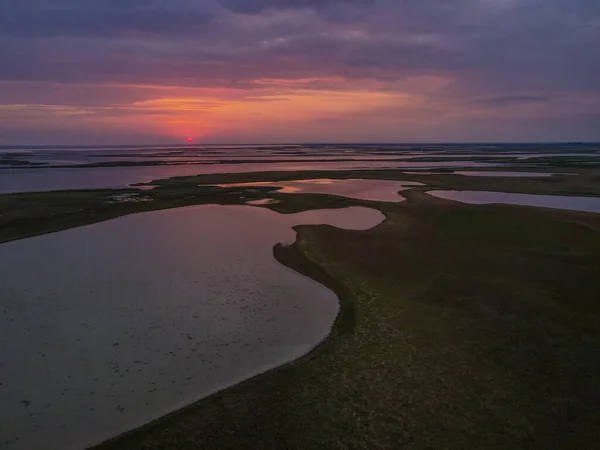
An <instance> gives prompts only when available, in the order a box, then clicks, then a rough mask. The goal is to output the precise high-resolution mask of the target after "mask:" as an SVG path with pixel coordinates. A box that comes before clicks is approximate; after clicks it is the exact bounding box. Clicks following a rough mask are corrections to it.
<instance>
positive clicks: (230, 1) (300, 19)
mask: <svg viewBox="0 0 600 450" xmlns="http://www.w3.org/2000/svg"><path fill="white" fill-rule="evenodd" d="M188 137H189V138H193V139H194V141H195V142H199V143H201V142H205V143H241V142H265V143H266V142H467V141H478V142H483V141H586V140H587V141H589V140H596V141H600V1H599V0H344V1H342V0H3V1H1V2H0V145H3V144H19V143H21V144H84V143H88V144H109V143H115V144H118V143H179V142H184V141H185V140H186V139H187V138H188Z"/></svg>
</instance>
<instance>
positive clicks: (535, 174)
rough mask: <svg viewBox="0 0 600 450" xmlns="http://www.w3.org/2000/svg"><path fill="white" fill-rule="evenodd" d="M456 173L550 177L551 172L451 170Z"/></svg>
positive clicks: (484, 175) (485, 175)
mask: <svg viewBox="0 0 600 450" xmlns="http://www.w3.org/2000/svg"><path fill="white" fill-rule="evenodd" d="M453 173H454V174H456V175H465V176H468V177H509V178H527V177H536V178H537V177H539V178H545V177H551V176H552V175H554V174H553V173H544V172H500V171H479V172H453Z"/></svg>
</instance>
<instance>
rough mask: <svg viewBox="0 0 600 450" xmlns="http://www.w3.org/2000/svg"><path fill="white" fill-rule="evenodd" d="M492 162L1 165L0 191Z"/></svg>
mask: <svg viewBox="0 0 600 450" xmlns="http://www.w3.org/2000/svg"><path fill="white" fill-rule="evenodd" d="M490 166H494V164H486V163H469V162H461V161H446V162H439V163H417V162H409V161H406V162H405V161H349V162H312V163H310V162H307V163H298V162H293V161H290V162H284V163H267V162H264V163H242V164H214V163H209V164H188V165H167V166H146V167H101V168H97V167H96V168H79V169H74V168H71V169H69V168H62V169H52V168H48V169H6V168H5V169H0V193H13V192H36V191H54V190H63V189H105V188H123V187H127V186H129V185H131V184H135V183H144V182H148V181H152V180H157V179H162V178H170V177H177V176H191V175H200V174H215V173H245V172H267V171H298V170H355V169H374V170H375V169H393V168H402V167H406V168H414V169H417V168H420V169H427V168H435V167H490Z"/></svg>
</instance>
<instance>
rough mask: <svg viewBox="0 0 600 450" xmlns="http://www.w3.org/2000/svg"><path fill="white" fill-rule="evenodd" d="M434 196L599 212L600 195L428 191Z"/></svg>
mask: <svg viewBox="0 0 600 450" xmlns="http://www.w3.org/2000/svg"><path fill="white" fill-rule="evenodd" d="M427 193H428V194H430V195H433V196H434V197H438V198H443V199H446V200H456V201H459V202H463V203H471V204H477V205H480V204H488V203H502V204H507V205H522V206H539V207H542V208H555V209H568V210H572V211H586V212H595V213H600V197H570V196H561V195H532V194H512V193H507V192H488V191H429V192H427Z"/></svg>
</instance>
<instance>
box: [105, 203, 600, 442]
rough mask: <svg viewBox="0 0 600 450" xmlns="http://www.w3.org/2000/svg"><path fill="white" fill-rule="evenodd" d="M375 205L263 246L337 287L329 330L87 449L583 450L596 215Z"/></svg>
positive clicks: (589, 412) (590, 425) (593, 327)
mask: <svg viewBox="0 0 600 450" xmlns="http://www.w3.org/2000/svg"><path fill="white" fill-rule="evenodd" d="M380 207H381V208H382V209H383V211H384V212H385V213H386V215H387V216H388V220H387V221H386V222H385V223H384V224H382V225H381V226H379V227H377V228H376V229H374V230H370V231H367V232H352V231H344V230H340V229H336V228H332V227H298V231H299V241H298V242H297V243H296V244H295V245H294V246H293V247H291V248H282V247H278V248H276V250H275V255H276V257H277V258H278V259H279V260H280V261H281V262H283V263H285V264H286V265H288V266H290V267H293V268H295V269H296V270H298V271H300V272H302V273H305V274H307V275H309V276H311V277H313V278H315V279H317V280H319V281H321V282H323V283H324V284H326V285H328V286H330V287H331V288H333V289H334V290H336V292H338V294H339V295H340V297H341V300H342V314H341V316H340V317H339V318H338V321H337V323H336V326H335V327H334V331H333V333H332V335H331V336H330V338H329V340H327V341H326V342H325V343H324V344H323V345H321V346H320V347H319V348H318V349H317V350H316V351H314V352H313V353H311V354H310V355H308V356H307V357H305V358H304V359H302V360H300V361H298V362H296V363H293V364H290V365H288V366H286V367H284V368H282V369H279V370H275V371H272V372H269V373H267V374H265V375H263V376H260V377H257V378H255V379H253V380H250V381H248V382H246V383H243V384H241V385H238V386H236V387H233V388H231V389H228V390H226V391H224V392H221V393H219V394H217V395H214V396H211V397H209V398H207V399H205V400H203V401H200V402H198V403H197V404H195V405H192V406H191V407H189V408H186V409H184V410H182V411H180V412H178V413H175V414H173V415H171V416H168V417H167V418H165V419H162V420H159V421H157V422H155V423H153V424H150V425H149V426H147V427H144V428H142V429H140V430H137V431H135V432H133V433H130V434H127V435H125V436H123V437H121V438H120V439H117V440H115V441H112V442H109V443H107V444H105V445H103V446H101V447H99V449H101V450H120V449H168V448H178V449H188V448H189V449H203V448H206V449H229V448H231V449H237V448H249V449H254V448H256V449H280V448H285V449H313V448H314V449H319V448H324V449H325V448H327V449H329V448H365V449H370V448H419V449H421V448H423V449H425V448H427V449H428V448H447V449H464V448H482V449H483V448H485V449H491V448H501V449H516V448H539V449H547V448H597V442H598V439H599V438H600V434H599V432H600V415H599V413H598V410H597V407H596V406H597V399H598V398H600V383H599V381H600V380H599V374H600V359H599V358H597V355H598V350H599V348H600V304H599V299H600V284H599V283H598V280H599V279H600V267H599V265H598V261H600V240H599V237H600V233H599V232H598V230H599V227H600V218H599V217H597V216H596V215H592V214H579V213H567V212H561V211H546V210H536V209H526V208H511V207H495V206H463V205H458V204H455V203H451V202H438V201H430V202H428V201H427V200H426V199H425V198H423V197H419V195H415V197H414V199H413V201H412V202H410V203H407V204H400V205H380Z"/></svg>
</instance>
